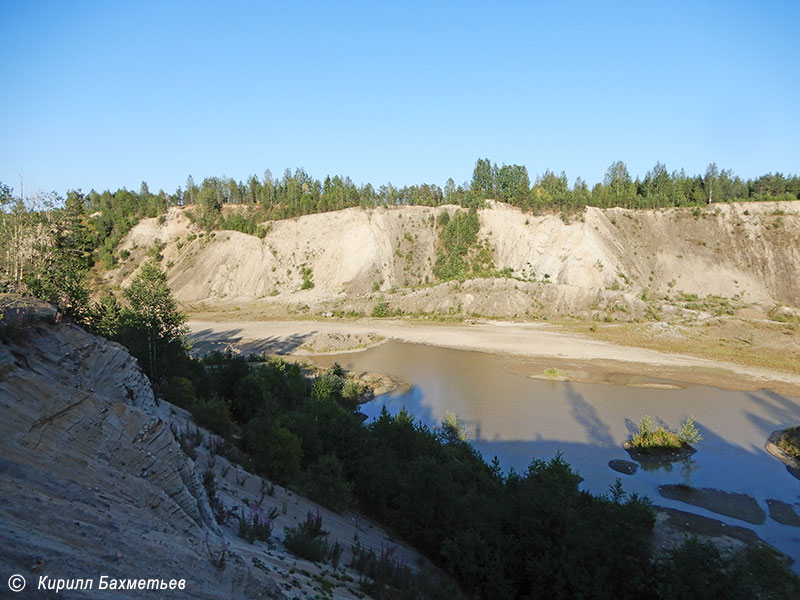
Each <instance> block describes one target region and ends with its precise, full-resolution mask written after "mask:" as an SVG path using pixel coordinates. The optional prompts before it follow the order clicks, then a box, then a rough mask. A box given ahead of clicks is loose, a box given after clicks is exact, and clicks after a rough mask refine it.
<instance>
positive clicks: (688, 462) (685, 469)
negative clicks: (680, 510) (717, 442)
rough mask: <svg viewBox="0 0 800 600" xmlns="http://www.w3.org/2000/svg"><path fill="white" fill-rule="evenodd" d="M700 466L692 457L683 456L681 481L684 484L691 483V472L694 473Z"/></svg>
mask: <svg viewBox="0 0 800 600" xmlns="http://www.w3.org/2000/svg"><path fill="white" fill-rule="evenodd" d="M699 468H700V465H699V464H697V461H695V460H694V459H693V458H685V459H684V460H682V461H681V477H682V478H683V483H685V484H686V485H691V482H692V473H694V472H695V471H696V470H697V469H699Z"/></svg>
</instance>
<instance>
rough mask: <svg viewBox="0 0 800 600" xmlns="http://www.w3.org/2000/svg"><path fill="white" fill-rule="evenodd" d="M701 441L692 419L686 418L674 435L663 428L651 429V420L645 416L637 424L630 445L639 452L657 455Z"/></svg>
mask: <svg viewBox="0 0 800 600" xmlns="http://www.w3.org/2000/svg"><path fill="white" fill-rule="evenodd" d="M702 439H703V438H702V437H701V435H700V431H699V430H698V429H697V427H695V421H694V418H693V417H688V418H687V419H686V422H684V424H683V425H682V426H681V428H680V430H679V431H678V432H677V433H675V432H674V431H670V430H669V429H666V428H664V427H658V428H656V429H653V419H652V418H651V417H650V416H649V415H645V416H644V417H642V420H641V421H640V422H639V431H638V432H636V434H634V436H633V437H632V438H631V440H630V444H631V446H632V447H634V448H636V449H637V450H639V451H640V452H644V453H657V452H660V451H662V450H665V449H680V448H683V447H685V446H687V445H690V444H695V443H697V442H699V441H700V440H702Z"/></svg>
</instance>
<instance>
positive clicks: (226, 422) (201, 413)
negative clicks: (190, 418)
mask: <svg viewBox="0 0 800 600" xmlns="http://www.w3.org/2000/svg"><path fill="white" fill-rule="evenodd" d="M192 414H193V415H194V418H195V420H196V421H197V422H198V424H200V425H201V426H202V427H205V428H206V429H208V430H209V431H213V432H214V433H217V434H219V435H221V436H223V437H228V436H230V435H231V434H232V433H233V430H234V423H233V420H232V419H231V412H230V408H229V407H228V403H227V402H225V400H223V399H222V398H219V397H218V396H212V397H211V398H204V399H203V400H201V401H200V402H197V403H196V404H195V406H194V409H193V410H192Z"/></svg>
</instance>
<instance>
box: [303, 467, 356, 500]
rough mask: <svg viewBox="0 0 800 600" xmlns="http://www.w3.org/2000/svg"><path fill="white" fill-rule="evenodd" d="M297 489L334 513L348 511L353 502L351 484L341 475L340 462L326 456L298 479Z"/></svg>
mask: <svg viewBox="0 0 800 600" xmlns="http://www.w3.org/2000/svg"><path fill="white" fill-rule="evenodd" d="M299 487H300V489H301V490H303V493H304V494H305V495H306V496H308V497H309V498H311V499H312V500H313V501H314V502H319V503H320V504H322V505H323V506H325V507H327V508H330V509H331V510H333V511H335V512H344V511H347V510H349V509H350V507H351V504H352V501H353V484H352V483H350V482H348V481H347V480H346V479H345V477H344V475H343V473H342V461H340V460H339V459H338V458H336V456H335V455H333V454H326V455H325V456H322V457H321V458H320V459H319V460H317V461H316V462H315V463H314V464H313V465H311V466H310V467H309V468H308V471H306V473H305V474H304V475H303V476H302V477H301V478H300V482H299Z"/></svg>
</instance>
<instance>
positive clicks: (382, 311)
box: [372, 300, 392, 318]
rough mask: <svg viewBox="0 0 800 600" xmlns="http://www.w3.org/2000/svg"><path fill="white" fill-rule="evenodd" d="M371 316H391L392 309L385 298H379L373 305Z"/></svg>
mask: <svg viewBox="0 0 800 600" xmlns="http://www.w3.org/2000/svg"><path fill="white" fill-rule="evenodd" d="M372 316H373V317H378V318H383V317H390V316H392V309H391V308H390V307H389V303H388V302H387V301H386V300H379V301H378V302H377V303H376V304H375V306H373V307H372Z"/></svg>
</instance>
